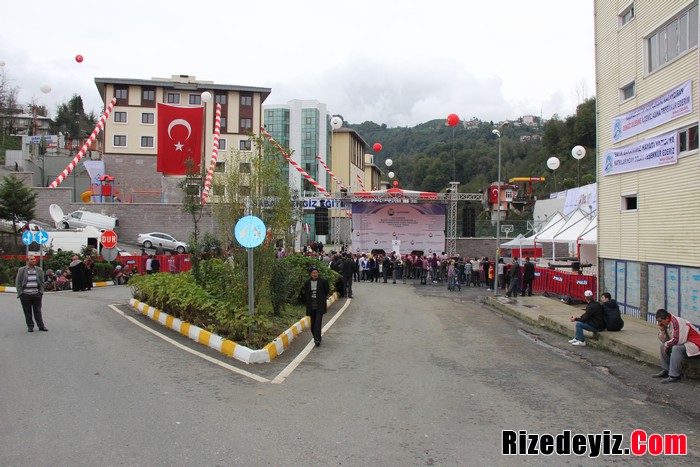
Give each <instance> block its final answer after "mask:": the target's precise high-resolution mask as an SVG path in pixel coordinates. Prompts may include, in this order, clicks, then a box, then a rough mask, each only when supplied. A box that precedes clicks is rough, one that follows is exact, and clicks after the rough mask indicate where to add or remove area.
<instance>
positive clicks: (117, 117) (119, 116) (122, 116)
mask: <svg viewBox="0 0 700 467" xmlns="http://www.w3.org/2000/svg"><path fill="white" fill-rule="evenodd" d="M114 123H126V112H114Z"/></svg>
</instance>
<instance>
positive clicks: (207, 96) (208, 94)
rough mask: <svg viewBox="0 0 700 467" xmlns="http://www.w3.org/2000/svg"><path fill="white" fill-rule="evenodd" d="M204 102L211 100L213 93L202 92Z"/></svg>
mask: <svg viewBox="0 0 700 467" xmlns="http://www.w3.org/2000/svg"><path fill="white" fill-rule="evenodd" d="M202 102H211V93H210V92H209V91H204V92H203V93H202Z"/></svg>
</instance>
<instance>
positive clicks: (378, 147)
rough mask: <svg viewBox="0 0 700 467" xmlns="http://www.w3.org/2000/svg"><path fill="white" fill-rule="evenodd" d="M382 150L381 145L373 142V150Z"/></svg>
mask: <svg viewBox="0 0 700 467" xmlns="http://www.w3.org/2000/svg"><path fill="white" fill-rule="evenodd" d="M381 150H382V145H381V144H379V143H374V152H379V151H381Z"/></svg>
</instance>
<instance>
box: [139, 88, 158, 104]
mask: <svg viewBox="0 0 700 467" xmlns="http://www.w3.org/2000/svg"><path fill="white" fill-rule="evenodd" d="M141 100H142V101H150V102H154V101H155V100H156V92H155V91H154V90H153V89H144V90H143V96H142V97H141Z"/></svg>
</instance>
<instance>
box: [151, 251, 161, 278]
mask: <svg viewBox="0 0 700 467" xmlns="http://www.w3.org/2000/svg"><path fill="white" fill-rule="evenodd" d="M157 272H160V260H159V259H158V257H157V256H156V255H153V258H151V273H152V274H155V273H157Z"/></svg>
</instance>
